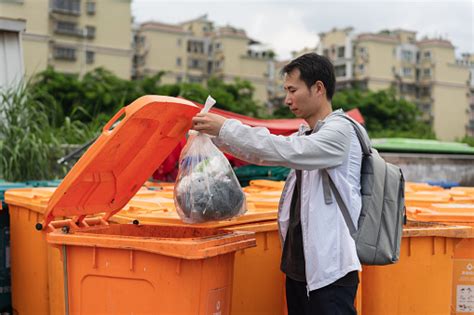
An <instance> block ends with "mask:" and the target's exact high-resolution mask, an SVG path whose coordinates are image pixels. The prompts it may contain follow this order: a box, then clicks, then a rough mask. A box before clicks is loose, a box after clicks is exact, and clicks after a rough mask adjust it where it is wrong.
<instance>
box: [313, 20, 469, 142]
mask: <svg viewBox="0 0 474 315" xmlns="http://www.w3.org/2000/svg"><path fill="white" fill-rule="evenodd" d="M319 37H320V41H319V44H318V45H317V47H316V48H315V51H316V52H317V53H319V54H323V55H325V56H327V57H329V58H330V59H331V60H332V62H333V63H334V67H335V71H336V79H337V88H338V89H343V88H348V87H355V86H358V87H361V88H366V89H370V90H374V91H377V90H381V89H388V88H394V89H395V91H396V92H397V93H398V95H399V97H401V98H404V99H407V100H409V101H411V102H413V103H415V104H417V106H418V107H419V108H420V110H421V111H422V112H423V117H424V119H425V120H426V121H429V122H430V123H431V124H432V126H433V129H434V131H435V133H436V136H437V137H438V138H439V139H442V140H455V139H457V138H462V137H463V136H464V135H466V134H468V133H469V132H472V126H471V123H470V121H469V119H470V118H469V114H468V113H469V112H470V108H469V102H470V97H471V96H470V87H469V82H468V80H469V69H468V67H467V66H466V65H465V64H464V65H463V64H461V63H460V62H458V61H456V58H455V53H454V46H453V45H452V44H451V42H450V41H448V40H446V39H439V38H435V39H429V38H424V39H421V40H417V38H416V32H413V31H409V30H402V29H397V30H385V31H381V32H378V33H361V34H356V33H355V32H354V29H353V28H350V27H349V28H344V29H336V28H335V29H332V30H331V31H329V32H325V33H320V34H319ZM471 102H472V101H471Z"/></svg>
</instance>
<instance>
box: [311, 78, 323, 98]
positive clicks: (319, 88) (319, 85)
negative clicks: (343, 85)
mask: <svg viewBox="0 0 474 315" xmlns="http://www.w3.org/2000/svg"><path fill="white" fill-rule="evenodd" d="M311 90H312V92H313V93H316V95H326V87H325V86H324V83H323V82H322V81H316V82H315V83H314V84H313V86H312V87H311Z"/></svg>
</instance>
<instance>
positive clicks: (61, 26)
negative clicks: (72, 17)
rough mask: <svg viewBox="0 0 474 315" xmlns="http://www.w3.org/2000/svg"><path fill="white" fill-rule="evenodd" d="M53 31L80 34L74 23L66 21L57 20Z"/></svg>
mask: <svg viewBox="0 0 474 315" xmlns="http://www.w3.org/2000/svg"><path fill="white" fill-rule="evenodd" d="M54 31H55V32H56V33H58V34H66V35H79V34H80V32H79V30H78V28H77V24H76V23H74V22H66V21H57V22H56V28H55V30H54Z"/></svg>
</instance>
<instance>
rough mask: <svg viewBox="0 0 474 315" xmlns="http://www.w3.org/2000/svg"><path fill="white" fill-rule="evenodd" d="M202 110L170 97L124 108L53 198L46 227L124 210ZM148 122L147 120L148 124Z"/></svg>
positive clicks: (140, 100) (151, 97)
mask: <svg viewBox="0 0 474 315" xmlns="http://www.w3.org/2000/svg"><path fill="white" fill-rule="evenodd" d="M198 112H199V107H198V106H196V105H195V104H193V103H192V102H190V101H188V100H185V99H182V98H175V97H169V96H158V95H147V96H142V97H140V98H138V99H137V100H135V101H134V102H132V103H131V104H130V105H128V106H125V107H123V108H122V109H121V110H120V111H119V112H117V113H116V114H115V116H114V117H112V118H111V120H110V121H109V122H108V123H107V124H106V125H105V126H104V128H103V131H102V133H101V135H100V136H99V137H98V138H97V140H96V141H95V142H94V143H93V144H92V145H91V146H90V147H89V149H88V150H87V151H86V152H85V153H84V155H83V156H82V157H81V158H80V159H79V161H78V162H77V163H76V164H75V165H74V166H73V168H72V169H71V170H70V171H69V173H68V174H67V175H66V176H65V178H64V180H63V181H62V182H61V184H60V185H59V186H58V188H57V189H56V191H55V192H54V193H53V195H52V196H51V198H50V200H49V203H48V206H47V210H46V215H45V222H44V223H43V226H44V227H45V226H47V225H48V224H49V223H50V222H51V221H53V220H54V218H56V217H79V218H84V217H86V216H87V215H96V214H98V213H103V212H105V215H104V218H105V219H108V218H109V217H110V216H112V215H113V214H115V213H116V212H118V211H120V209H121V208H122V207H124V206H125V205H126V204H127V203H128V201H130V199H131V198H132V197H133V196H134V195H135V193H136V192H137V191H139V190H140V188H141V186H142V185H143V183H144V182H145V181H146V180H147V179H148V178H149V177H150V176H151V175H152V174H153V172H154V171H155V170H156V169H157V168H158V167H159V166H160V165H161V163H162V162H163V161H164V160H165V159H166V157H167V156H168V155H169V154H170V153H171V152H172V150H173V149H174V148H175V147H176V145H177V144H178V142H179V141H180V140H181V139H182V138H183V137H184V136H185V134H186V132H187V131H188V130H189V129H190V128H191V126H192V117H194V116H195V115H196V114H197V113H198ZM145 120H146V121H145Z"/></svg>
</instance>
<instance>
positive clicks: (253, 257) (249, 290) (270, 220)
mask: <svg viewBox="0 0 474 315" xmlns="http://www.w3.org/2000/svg"><path fill="white" fill-rule="evenodd" d="M250 199H251V198H250ZM247 202H249V201H247ZM276 215H277V210H276V207H274V208H273V209H271V210H269V209H265V210H262V209H256V210H255V209H254V210H251V209H249V210H248V211H247V212H246V213H245V214H244V215H243V216H241V217H237V218H234V219H232V220H226V221H219V222H207V223H201V224H193V225H190V224H187V223H183V222H182V221H181V219H180V218H179V216H178V214H177V213H176V212H175V211H174V208H169V202H166V201H165V196H164V194H163V191H155V192H153V194H151V195H150V194H149V193H147V194H142V195H141V196H138V195H137V196H135V197H134V198H133V199H132V200H131V201H130V202H129V203H128V204H127V205H126V206H125V207H124V208H123V209H122V210H121V211H120V212H119V213H117V214H116V215H114V216H113V217H111V218H110V221H111V222H113V223H122V224H123V223H130V222H132V221H133V220H135V219H136V220H138V221H139V222H140V223H143V224H153V225H168V226H181V227H189V226H193V227H195V226H200V227H208V228H226V229H231V230H234V231H248V232H253V233H255V238H256V244H257V246H256V247H252V248H247V249H244V250H239V251H237V252H236V254H235V262H234V270H233V290H232V292H233V293H232V306H231V311H230V314H232V315H253V314H260V315H280V314H282V312H283V308H284V303H283V296H284V275H283V273H282V272H281V271H280V259H281V244H280V238H279V235H278V224H277V222H276V220H275V218H276Z"/></svg>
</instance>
